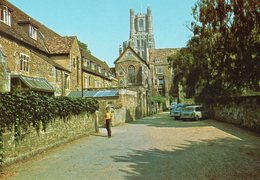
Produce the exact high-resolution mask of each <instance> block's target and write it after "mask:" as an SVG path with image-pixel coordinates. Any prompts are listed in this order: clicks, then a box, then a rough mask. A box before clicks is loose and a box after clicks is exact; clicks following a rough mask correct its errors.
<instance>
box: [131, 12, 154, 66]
mask: <svg viewBox="0 0 260 180" xmlns="http://www.w3.org/2000/svg"><path fill="white" fill-rule="evenodd" d="M128 43H129V45H130V46H131V47H132V48H133V49H134V50H135V51H136V52H137V53H138V54H139V55H140V56H141V57H142V58H143V59H144V60H146V61H148V49H154V48H155V42H154V35H153V22H152V11H151V9H150V8H147V14H143V13H138V14H135V13H134V10H133V9H130V37H129V42H128Z"/></svg>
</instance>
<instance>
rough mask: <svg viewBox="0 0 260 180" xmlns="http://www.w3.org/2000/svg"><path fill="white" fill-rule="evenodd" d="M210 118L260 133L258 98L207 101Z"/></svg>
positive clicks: (259, 98) (259, 104)
mask: <svg viewBox="0 0 260 180" xmlns="http://www.w3.org/2000/svg"><path fill="white" fill-rule="evenodd" d="M204 104H206V105H205V107H206V109H209V110H210V112H211V115H212V118H214V119H215V120H218V121H224V122H228V123H232V124H237V125H239V126H242V127H246V128H249V129H251V130H254V131H257V132H260V111H259V109H260V96H251V97H250V96H249V97H235V98H227V97H225V98H218V99H214V100H210V101H207V102H206V103H204Z"/></svg>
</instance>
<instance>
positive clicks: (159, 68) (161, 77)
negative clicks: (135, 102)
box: [149, 48, 179, 108]
mask: <svg viewBox="0 0 260 180" xmlns="http://www.w3.org/2000/svg"><path fill="white" fill-rule="evenodd" d="M177 51H179V48H164V49H150V50H149V58H150V61H149V64H150V67H151V71H152V82H153V83H152V94H153V95H155V94H160V95H161V96H163V97H164V98H165V104H164V106H165V107H164V108H169V107H170V100H171V99H170V97H172V98H174V97H176V95H175V94H174V93H173V69H172V67H171V66H169V62H168V57H169V56H171V55H173V54H174V53H176V52H177Z"/></svg>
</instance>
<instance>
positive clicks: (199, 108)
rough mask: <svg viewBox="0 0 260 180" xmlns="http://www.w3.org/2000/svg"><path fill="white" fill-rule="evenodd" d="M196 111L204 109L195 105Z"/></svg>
mask: <svg viewBox="0 0 260 180" xmlns="http://www.w3.org/2000/svg"><path fill="white" fill-rule="evenodd" d="M196 111H204V108H203V107H196Z"/></svg>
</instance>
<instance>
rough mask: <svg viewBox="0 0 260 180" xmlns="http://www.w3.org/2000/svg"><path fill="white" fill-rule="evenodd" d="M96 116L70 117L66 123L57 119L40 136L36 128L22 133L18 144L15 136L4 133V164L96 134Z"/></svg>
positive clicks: (85, 114)
mask: <svg viewBox="0 0 260 180" xmlns="http://www.w3.org/2000/svg"><path fill="white" fill-rule="evenodd" d="M95 118H96V116H95V114H87V113H84V114H81V115H78V116H75V115H72V116H70V117H69V118H68V119H67V121H66V122H64V121H63V120H61V119H56V120H55V121H54V122H53V123H51V124H49V125H48V127H47V131H46V132H44V131H40V134H39V136H38V135H37V132H36V131H35V129H34V128H32V127H31V128H29V129H28V130H27V132H22V140H21V141H20V142H19V144H17V143H16V142H15V141H14V134H13V133H11V132H7V133H4V135H3V137H4V142H3V143H4V157H5V159H4V164H6V165H7V164H10V163H13V162H15V161H17V160H22V159H24V158H27V157H30V156H32V155H35V154H37V153H40V152H43V151H45V150H47V149H49V148H52V147H55V146H57V145H60V144H63V143H66V142H69V141H72V140H75V139H78V138H80V137H82V136H86V135H89V134H91V133H94V132H95Z"/></svg>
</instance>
